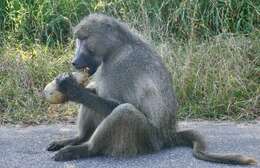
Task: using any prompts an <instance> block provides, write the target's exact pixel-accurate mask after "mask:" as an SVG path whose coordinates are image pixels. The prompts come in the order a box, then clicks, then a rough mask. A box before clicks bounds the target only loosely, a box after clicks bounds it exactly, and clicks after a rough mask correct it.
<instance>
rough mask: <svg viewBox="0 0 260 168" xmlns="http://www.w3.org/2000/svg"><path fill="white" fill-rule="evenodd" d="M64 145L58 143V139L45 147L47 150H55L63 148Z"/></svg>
mask: <svg viewBox="0 0 260 168" xmlns="http://www.w3.org/2000/svg"><path fill="white" fill-rule="evenodd" d="M64 146H65V145H64V144H61V143H59V142H58V141H54V142H52V143H50V144H49V146H48V147H47V149H46V150H47V151H57V150H59V149H61V148H63V147H64Z"/></svg>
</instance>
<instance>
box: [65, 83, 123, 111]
mask: <svg viewBox="0 0 260 168" xmlns="http://www.w3.org/2000/svg"><path fill="white" fill-rule="evenodd" d="M68 97H69V100H70V101H73V102H76V103H80V104H83V105H85V106H87V107H88V108H90V109H92V110H94V111H96V112H100V113H103V114H106V115H108V114H110V113H111V112H112V110H113V109H114V108H115V107H116V106H118V105H119V103H118V102H116V101H113V100H108V99H104V98H102V97H99V96H98V95H96V94H94V93H93V92H92V90H90V89H88V88H80V89H78V90H76V91H75V90H74V91H73V93H70V94H69V95H68Z"/></svg>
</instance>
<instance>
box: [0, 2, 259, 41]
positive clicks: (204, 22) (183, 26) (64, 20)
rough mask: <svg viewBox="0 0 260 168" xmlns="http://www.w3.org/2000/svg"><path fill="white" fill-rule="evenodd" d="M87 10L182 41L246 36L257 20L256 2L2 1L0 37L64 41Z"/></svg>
mask: <svg viewBox="0 0 260 168" xmlns="http://www.w3.org/2000/svg"><path fill="white" fill-rule="evenodd" d="M90 12H103V13H106V14H109V15H112V16H116V17H119V18H121V19H123V20H125V21H127V22H130V23H131V24H132V25H133V26H134V27H136V28H137V29H138V30H141V31H142V30H143V29H146V28H147V26H148V25H151V26H152V27H155V30H158V29H162V31H163V32H166V36H167V37H168V36H169V35H174V36H175V37H179V38H182V39H183V38H185V39H190V38H195V37H208V36H211V35H216V34H219V33H224V32H232V33H245V34H247V33H249V32H252V31H253V30H254V29H255V27H257V28H259V24H260V2H259V1H258V0H239V1H238V0H209V1H205V0H192V1H191V0H187V1H182V0H152V1H148V0H133V1H124V0H98V1H96V0H2V1H1V2H0V19H1V26H0V27H1V29H2V31H1V32H2V33H1V35H2V36H9V33H11V34H12V35H15V37H16V38H17V39H18V40H19V41H21V42H28V41H29V42H30V41H33V42H34V41H35V40H39V41H42V42H47V43H48V44H49V43H51V44H52V43H54V42H55V41H62V42H64V41H65V42H66V40H67V38H68V37H70V30H71V26H72V25H75V23H77V22H78V21H79V20H80V19H81V18H82V17H83V16H85V15H87V14H88V13H90ZM158 25H159V26H158ZM160 25H163V26H160ZM152 30H153V29H152ZM146 31H147V29H146ZM151 33H152V34H151V35H152V37H153V36H155V38H156V36H158V33H157V32H151ZM2 38H3V37H2ZM5 38H6V37H5Z"/></svg>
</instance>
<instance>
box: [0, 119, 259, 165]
mask: <svg viewBox="0 0 260 168" xmlns="http://www.w3.org/2000/svg"><path fill="white" fill-rule="evenodd" d="M179 125H180V128H181V129H186V128H194V129H196V130H198V131H200V132H201V133H202V134H205V135H206V137H207V141H208V144H209V150H210V151H211V152H224V153H230V152H231V153H232V152H238V153H242V154H250V155H251V156H255V157H256V158H257V160H259V161H260V150H259V149H260V123H259V122H258V123H251V124H249V123H240V124H237V123H233V122H219V123H217V122H208V121H203V122H180V124H179ZM75 131H76V126H75V125H69V124H68V125H62V124H58V125H40V126H29V127H14V126H7V127H3V126H2V127H1V126H0V168H108V167H109V168H114V167H119V168H139V167H141V168H168V167H174V168H179V167H182V168H207V167H210V168H231V167H236V168H239V167H259V166H234V165H224V164H215V163H209V162H205V161H200V160H197V159H195V158H194V157H193V156H192V153H191V149H190V148H185V147H177V148H172V149H167V150H163V151H160V152H159V153H154V154H148V155H142V156H137V157H132V158H112V157H104V156H100V157H93V158H87V159H82V160H77V161H69V162H55V161H53V160H52V159H51V157H52V156H53V155H54V153H53V152H47V151H46V150H45V148H46V147H47V145H48V144H49V143H50V142H51V141H53V140H58V139H61V138H66V137H72V136H73V135H75V133H76V132H75ZM259 165H260V164H259Z"/></svg>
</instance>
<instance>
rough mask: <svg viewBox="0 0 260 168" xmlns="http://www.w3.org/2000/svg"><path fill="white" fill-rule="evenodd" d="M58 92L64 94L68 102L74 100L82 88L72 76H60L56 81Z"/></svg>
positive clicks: (67, 74)
mask: <svg viewBox="0 0 260 168" xmlns="http://www.w3.org/2000/svg"><path fill="white" fill-rule="evenodd" d="M55 80H56V82H57V86H58V90H59V91H60V92H61V93H63V94H64V95H65V96H66V98H67V99H68V100H73V97H74V95H76V94H75V93H76V92H77V91H79V90H80V89H81V86H80V85H79V84H78V83H77V81H76V80H75V79H74V78H73V76H72V74H69V73H66V74H61V75H59V76H58V77H57V78H56V79H55Z"/></svg>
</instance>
